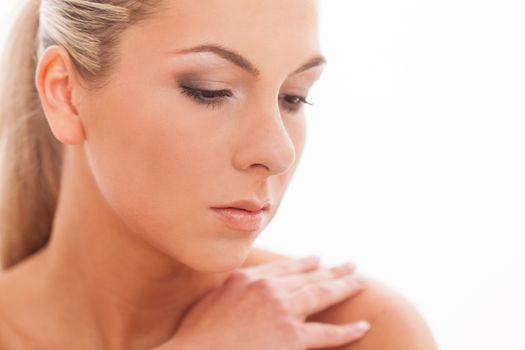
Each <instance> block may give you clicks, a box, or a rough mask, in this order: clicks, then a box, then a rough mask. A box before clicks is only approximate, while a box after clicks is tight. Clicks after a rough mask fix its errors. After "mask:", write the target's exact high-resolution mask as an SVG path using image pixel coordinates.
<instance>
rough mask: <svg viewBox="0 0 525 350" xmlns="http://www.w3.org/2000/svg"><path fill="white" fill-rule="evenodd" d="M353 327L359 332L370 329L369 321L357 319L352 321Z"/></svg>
mask: <svg viewBox="0 0 525 350" xmlns="http://www.w3.org/2000/svg"><path fill="white" fill-rule="evenodd" d="M354 328H355V329H357V330H358V331H360V332H366V331H367V330H369V329H370V323H368V321H359V322H356V323H354Z"/></svg>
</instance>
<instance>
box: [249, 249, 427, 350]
mask: <svg viewBox="0 0 525 350" xmlns="http://www.w3.org/2000/svg"><path fill="white" fill-rule="evenodd" d="M290 258H291V257H289V256H286V255H283V254H279V253H275V252H271V251H268V250H264V249H260V248H253V249H252V252H251V254H250V256H249V257H248V259H246V262H245V264H246V266H250V265H256V264H261V263H265V262H271V261H276V260H282V259H290ZM365 277H366V276H365ZM366 281H367V288H366V289H365V290H363V291H361V292H359V293H358V294H357V295H354V296H353V297H350V298H348V299H346V300H345V301H343V302H341V303H339V304H336V305H333V306H332V307H330V308H328V309H325V310H323V311H321V312H319V313H317V314H314V315H310V316H309V317H308V318H307V321H310V322H325V323H334V324H342V323H349V322H354V321H358V320H367V321H369V322H370V324H371V326H372V328H371V329H370V330H369V331H368V333H367V334H366V335H365V336H364V337H363V338H361V339H360V340H358V341H356V342H354V343H352V344H349V345H346V346H344V347H339V348H331V350H377V349H388V350H437V344H436V342H435V339H434V337H433V335H432V332H431V330H430V328H429V326H428V325H427V323H426V321H425V320H424V319H423V317H422V315H421V314H420V313H419V311H418V310H417V308H416V307H415V306H414V305H413V304H412V303H410V302H409V301H408V300H407V299H406V298H405V297H403V296H402V295H401V294H400V293H399V292H397V291H395V290H394V289H392V288H390V287H388V286H387V285H385V284H383V283H381V282H379V281H377V280H374V279H372V278H369V277H366Z"/></svg>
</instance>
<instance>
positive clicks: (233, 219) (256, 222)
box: [211, 208, 265, 232]
mask: <svg viewBox="0 0 525 350" xmlns="http://www.w3.org/2000/svg"><path fill="white" fill-rule="evenodd" d="M211 209H212V210H213V211H214V212H215V213H216V214H217V216H218V217H219V218H220V219H221V220H222V221H223V222H224V223H225V224H226V226H228V227H229V228H231V229H233V230H238V231H245V232H253V231H257V230H259V229H260V228H261V226H262V222H263V219H264V215H265V213H264V210H259V211H255V212H251V211H247V210H243V209H238V208H211Z"/></svg>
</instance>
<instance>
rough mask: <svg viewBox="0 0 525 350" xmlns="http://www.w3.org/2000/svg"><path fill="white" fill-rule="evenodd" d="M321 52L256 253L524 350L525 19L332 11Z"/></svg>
mask: <svg viewBox="0 0 525 350" xmlns="http://www.w3.org/2000/svg"><path fill="white" fill-rule="evenodd" d="M17 2H18V1H15V0H8V1H6V0H3V1H2V2H0V13H1V18H0V20H1V22H0V23H1V24H0V35H1V37H0V40H3V39H4V38H5V35H6V31H7V29H6V28H7V25H8V24H9V22H10V21H11V18H12V16H13V11H14V9H15V8H16V7H17V6H15V3H17ZM321 41H322V52H323V54H324V55H325V56H326V57H327V59H328V65H327V66H326V68H325V72H324V76H323V77H322V78H321V80H319V82H318V83H317V85H316V86H315V87H314V89H313V90H312V91H311V94H310V97H309V100H310V101H311V102H313V103H314V106H312V107H309V106H307V107H306V108H307V114H308V115H307V118H308V142H307V146H306V149H305V153H304V155H303V160H302V163H301V165H300V166H299V168H298V170H297V173H296V175H295V177H294V180H293V181H292V183H291V184H290V187H289V189H288V192H287V194H286V196H285V199H284V201H283V203H282V205H281V208H280V211H279V212H278V214H277V215H276V216H275V218H274V221H273V222H272V223H271V224H270V225H269V226H268V228H267V229H266V230H265V231H264V232H263V233H262V235H261V236H260V237H259V238H258V239H257V242H256V245H259V246H262V247H265V248H268V249H272V250H276V251H279V252H281V253H284V254H288V255H292V256H302V255H306V254H310V253H315V254H318V255H320V256H321V257H323V262H325V263H327V264H332V263H337V262H342V261H344V260H351V261H354V262H356V263H357V265H358V270H359V271H360V272H361V273H363V274H365V275H368V276H370V277H373V278H375V279H378V280H380V281H382V282H384V283H385V284H387V285H389V286H391V287H392V288H394V289H395V290H397V291H398V292H400V293H401V294H403V295H404V296H405V297H407V298H408V299H409V300H411V301H412V303H413V304H414V305H416V307H417V308H418V309H419V310H420V312H421V313H422V315H423V316H424V317H425V319H426V320H427V321H428V323H429V325H430V326H431V328H432V330H433V332H434V334H435V337H436V338H437V341H438V344H439V346H440V349H451V350H452V349H453V350H465V349H478V350H489V349H490V350H492V349H505V350H523V349H525V301H524V296H525V274H524V268H525V256H524V254H523V252H524V250H525V249H524V240H523V239H522V237H523V235H524V233H525V215H524V211H525V121H524V118H525V102H524V101H525V50H524V46H525V3H524V2H523V1H519V0H515V1H510V0H493V1H483V0H477V1H474V0H470V1H469V0H440V1H428V0H426V1H423V0H412V1H410V0H381V1H378V0H375V1H341V0H340V1H335V0H333V1H328V0H326V1H323V2H322V3H321ZM372 326H373V325H372Z"/></svg>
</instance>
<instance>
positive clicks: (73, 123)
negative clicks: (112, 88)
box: [35, 45, 85, 144]
mask: <svg viewBox="0 0 525 350" xmlns="http://www.w3.org/2000/svg"><path fill="white" fill-rule="evenodd" d="M74 77H75V75H74V70H73V64H72V62H71V60H70V57H69V54H68V52H67V50H66V49H64V47H62V46H58V45H51V46H49V47H48V48H46V50H45V51H44V52H43V54H42V55H41V57H40V59H39V61H38V65H37V68H36V73H35V83H36V87H37V90H38V94H39V96H40V102H41V103H42V108H43V110H44V114H45V116H46V119H47V122H48V123H49V126H50V128H51V132H52V133H53V135H55V137H56V138H57V139H58V140H59V141H60V142H62V143H64V144H80V143H82V142H83V141H84V140H85V133H84V127H83V125H82V122H81V119H80V115H79V113H78V110H77V108H75V106H74V104H73V99H72V96H73V90H72V89H73V88H74V87H77V86H76V84H74V83H75V81H74Z"/></svg>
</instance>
